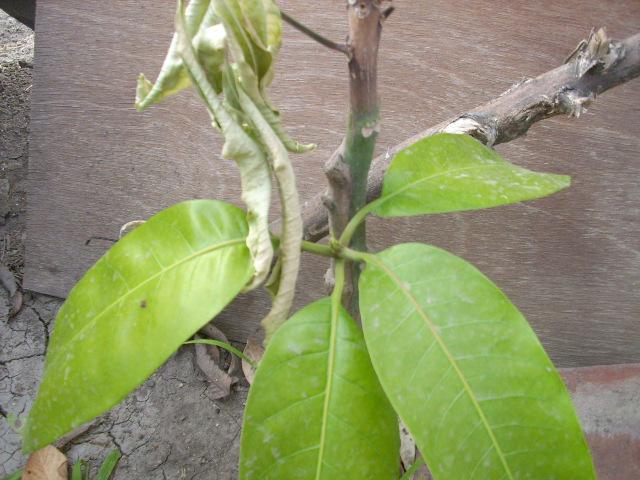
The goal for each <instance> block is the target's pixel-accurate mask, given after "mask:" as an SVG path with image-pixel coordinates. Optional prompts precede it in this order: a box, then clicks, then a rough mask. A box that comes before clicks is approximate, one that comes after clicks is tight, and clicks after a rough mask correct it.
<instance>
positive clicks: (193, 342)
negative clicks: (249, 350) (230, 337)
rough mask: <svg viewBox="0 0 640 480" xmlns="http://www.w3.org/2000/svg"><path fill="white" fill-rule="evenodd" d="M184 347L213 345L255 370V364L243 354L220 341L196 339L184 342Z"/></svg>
mask: <svg viewBox="0 0 640 480" xmlns="http://www.w3.org/2000/svg"><path fill="white" fill-rule="evenodd" d="M184 344H185V345H196V344H204V345H213V346H214V347H220V348H224V349H225V350H226V351H227V352H229V353H232V354H233V355H235V356H236V357H238V358H240V359H242V360H244V361H245V362H247V363H248V364H249V365H251V366H252V367H253V368H257V365H256V363H255V362H254V361H253V360H251V359H250V358H249V357H247V356H246V355H245V354H244V353H242V352H241V351H240V350H238V349H237V348H236V347H234V346H233V345H229V344H228V343H225V342H221V341H220V340H212V339H210V338H197V339H195V340H189V341H188V342H184Z"/></svg>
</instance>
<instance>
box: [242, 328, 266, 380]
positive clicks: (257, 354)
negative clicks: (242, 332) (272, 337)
mask: <svg viewBox="0 0 640 480" xmlns="http://www.w3.org/2000/svg"><path fill="white" fill-rule="evenodd" d="M243 353H244V354H245V355H246V356H247V357H249V358H250V359H251V360H252V361H253V363H254V365H255V367H254V366H253V365H251V364H250V363H249V362H247V361H246V360H244V359H243V360H242V372H243V373H244V376H245V378H246V379H247V382H249V385H251V384H252V383H253V379H254V378H255V376H256V369H257V367H258V363H260V360H261V359H262V355H264V348H263V346H262V342H261V341H260V339H259V338H258V337H257V335H251V336H250V337H249V339H248V340H247V345H246V346H245V347H244V352H243Z"/></svg>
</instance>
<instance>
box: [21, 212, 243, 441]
mask: <svg viewBox="0 0 640 480" xmlns="http://www.w3.org/2000/svg"><path fill="white" fill-rule="evenodd" d="M246 235H247V225H246V221H245V213H244V212H243V211H242V210H241V209H239V208H238V207H235V206H233V205H229V204H225V203H222V202H216V201H212V200H196V201H190V202H184V203H180V204H178V205H174V206H173V207H170V208H168V209H167V210H164V211H162V212H160V213H159V214H157V215H155V216H153V217H151V218H150V219H149V220H148V221H147V222H145V223H144V224H142V225H140V226H139V227H138V228H136V229H135V230H133V231H132V232H131V233H129V234H128V235H126V236H124V237H123V238H122V239H121V240H120V241H118V242H117V243H116V244H115V245H114V246H113V247H112V248H111V249H110V250H109V251H108V252H107V253H106V254H105V255H104V256H103V257H102V258H101V259H100V260H98V262H97V263H96V264H95V265H94V266H93V267H91V269H89V271H87V273H86V274H85V275H84V277H82V279H81V280H80V281H79V282H78V284H77V285H76V286H75V287H74V288H73V290H72V291H71V293H70V294H69V296H68V298H67V301H66V302H65V303H64V305H63V306H62V308H61V309H60V311H59V312H58V316H57V317H56V322H55V329H54V331H53V335H52V337H51V342H50V344H49V348H48V351H47V357H46V361H45V370H44V376H43V379H42V383H41V385H40V390H39V392H38V396H37V397H36V400H35V403H34V405H33V408H32V409H31V412H30V414H29V418H28V420H27V424H26V426H25V429H24V445H23V448H24V450H25V451H27V452H28V451H33V450H36V449H38V448H41V447H43V446H45V445H47V444H49V443H51V442H53V441H54V440H55V439H57V438H58V437H60V436H62V435H64V434H65V433H66V432H68V431H70V430H72V429H73V428H75V427H77V426H78V425H81V424H82V423H84V422H86V421H88V420H90V419H92V418H93V417H95V416H97V415H99V414H100V413H102V412H104V411H105V410H107V409H109V408H111V407H112V406H113V405H115V404H116V403H118V402H119V401H120V400H122V399H123V398H124V397H125V396H126V395H127V394H128V393H129V392H131V391H132V390H133V389H135V388H136V387H137V386H138V385H140V384H141V383H142V382H143V381H144V380H145V379H146V378H147V377H148V376H149V375H151V373H153V371H154V370H155V369H156V368H158V367H159V366H160V365H161V364H162V363H163V362H164V361H165V360H166V359H167V358H168V357H169V356H170V355H171V354H172V353H173V352H174V351H175V350H176V349H177V348H178V347H179V346H180V345H181V344H182V343H183V342H184V341H185V340H187V339H188V338H189V337H191V336H192V335H193V334H194V333H195V332H196V331H197V330H198V329H199V328H200V327H202V325H204V324H205V323H207V322H208V321H210V320H211V319H212V318H213V317H214V316H215V315H216V314H217V313H218V312H220V310H222V308H223V307H224V306H225V305H227V303H229V301H231V300H232V299H233V298H234V297H235V296H236V295H237V294H238V293H239V292H240V290H242V288H243V287H244V286H245V284H246V283H247V281H248V280H249V279H250V278H251V275H252V273H253V269H252V267H251V257H250V255H249V251H248V250H247V248H246V245H245V242H246Z"/></svg>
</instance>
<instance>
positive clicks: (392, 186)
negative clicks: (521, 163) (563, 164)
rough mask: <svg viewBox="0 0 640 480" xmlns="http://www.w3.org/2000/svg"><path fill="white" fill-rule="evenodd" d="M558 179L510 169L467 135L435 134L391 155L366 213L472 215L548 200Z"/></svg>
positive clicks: (564, 180) (563, 181)
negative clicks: (379, 188)
mask: <svg viewBox="0 0 640 480" xmlns="http://www.w3.org/2000/svg"><path fill="white" fill-rule="evenodd" d="M569 184H570V178H569V177H567V176H564V175H554V174H549V173H538V172H532V171H530V170H526V169H524V168H522V167H518V166H516V165H513V164H511V163H509V162H507V161H505V160H504V159H502V157H500V155H498V153H497V152H495V151H494V150H492V149H490V148H488V147H486V146H485V145H483V144H482V143H480V142H478V141H477V140H475V139H473V138H472V137H470V136H469V135H458V134H451V133H440V134H437V135H433V136H431V137H426V138H424V139H422V140H419V141H418V142H416V143H414V144H413V145H411V146H410V147H407V148H405V149H404V150H402V151H400V152H399V153H397V154H396V156H395V157H394V159H393V161H392V162H391V165H390V166H389V169H388V170H387V173H386V174H385V177H384V183H383V187H382V195H381V198H380V199H378V200H376V201H375V202H374V203H373V204H372V205H371V210H370V211H372V212H374V213H375V214H377V215H379V216H382V217H401V216H410V215H423V214H429V213H443V212H455V211H462V210H475V209H481V208H488V207H496V206H499V205H507V204H511V203H517V202H521V201H523V200H531V199H534V198H540V197H544V196H547V195H550V194H552V193H554V192H557V191H558V190H561V189H563V188H566V187H568V186H569Z"/></svg>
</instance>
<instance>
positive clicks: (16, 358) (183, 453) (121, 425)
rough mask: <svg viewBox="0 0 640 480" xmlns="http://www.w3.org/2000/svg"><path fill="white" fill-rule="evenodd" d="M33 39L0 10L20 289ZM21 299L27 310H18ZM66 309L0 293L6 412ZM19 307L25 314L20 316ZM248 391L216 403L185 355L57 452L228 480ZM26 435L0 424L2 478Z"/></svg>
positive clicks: (23, 409) (141, 471)
mask: <svg viewBox="0 0 640 480" xmlns="http://www.w3.org/2000/svg"><path fill="white" fill-rule="evenodd" d="M33 43H34V42H33V33H32V32H31V30H29V29H28V28H26V27H24V26H22V25H21V24H19V23H18V22H16V21H14V20H13V19H12V18H10V17H8V16H7V15H5V14H4V12H2V11H0V263H1V264H2V265H3V266H4V267H7V269H8V270H9V272H11V274H12V275H8V274H7V270H6V269H5V270H4V272H5V275H4V276H1V275H0V277H3V278H4V277H7V276H13V277H14V278H15V280H16V281H17V284H18V286H19V284H20V280H21V278H22V267H23V247H22V245H23V240H24V234H25V233H24V224H25V211H26V202H27V198H26V193H25V192H26V186H25V182H26V173H27V162H28V129H29V108H30V91H31V82H32V73H33V68H32V61H33ZM21 295H22V305H21V306H20V305H18V303H20V302H19V298H20V296H21ZM60 305H61V301H60V300H58V299H55V298H51V297H47V296H44V295H37V294H31V293H28V292H23V293H22V294H21V293H20V291H19V290H18V293H17V294H16V295H13V296H11V295H10V293H9V292H7V290H6V289H5V288H3V287H2V286H0V413H1V414H2V416H3V417H5V416H7V415H10V414H14V415H18V417H21V418H24V416H25V415H26V414H27V413H28V411H29V408H30V405H31V402H32V401H33V398H34V395H35V393H36V389H37V386H38V381H39V378H40V375H41V373H42V365H43V361H44V353H45V351H46V347H47V342H48V338H49V333H50V331H51V329H52V327H53V323H54V318H55V314H56V312H57V310H58V308H59V307H60ZM17 307H20V308H19V311H17V312H16V311H15V310H16V309H17ZM246 393H247V388H246V386H241V387H239V388H238V389H237V391H236V392H235V393H233V394H232V396H231V397H230V398H228V399H226V400H224V401H219V400H213V399H212V398H211V395H210V394H209V393H208V384H207V381H206V380H205V379H204V377H203V375H202V374H201V373H200V371H199V370H197V369H195V368H194V354H193V350H192V349H191V348H184V349H182V350H180V351H179V352H178V353H177V354H176V355H174V357H172V358H171V359H170V360H169V361H168V362H167V363H166V364H165V366H163V367H162V368H161V369H160V370H159V371H158V372H157V373H156V374H155V375H154V376H153V377H152V378H151V379H149V380H148V381H147V382H146V383H145V384H144V385H143V386H142V387H141V388H140V389H138V390H137V391H136V392H134V393H133V394H132V395H130V396H129V397H128V398H127V399H126V400H125V401H124V402H123V403H122V404H121V405H120V406H118V407H116V408H114V409H113V410H112V411H110V412H109V413H107V414H105V415H104V416H103V417H101V418H99V419H98V420H97V421H95V422H94V423H93V424H92V426H91V427H90V428H89V429H88V430H87V431H86V432H84V433H83V434H82V435H80V436H77V437H76V438H74V439H72V440H71V441H69V442H68V443H67V444H66V445H64V446H63V447H61V449H62V451H63V452H64V453H66V454H67V455H68V457H69V459H70V461H71V462H74V461H76V460H77V459H78V458H83V459H85V460H88V461H90V462H92V463H93V464H94V465H95V464H96V463H97V462H99V461H101V460H102V459H103V458H104V457H105V456H106V454H107V453H108V452H109V451H110V450H111V449H113V448H119V449H120V451H121V452H122V454H123V457H122V459H121V461H120V464H119V466H118V469H117V471H116V474H115V475H114V477H113V478H114V479H115V480H124V479H128V480H132V479H149V480H153V479H205V478H206V479H232V478H235V477H236V474H237V460H238V446H239V437H240V426H241V419H242V411H243V408H244V403H245V400H246ZM25 462H26V458H25V456H24V455H22V453H21V451H20V436H19V434H18V433H16V432H15V431H13V430H12V428H11V427H10V426H9V424H8V423H7V421H6V420H5V419H3V418H0V477H4V476H5V475H7V474H9V473H12V472H13V471H15V470H17V469H19V468H21V467H23V466H24V464H25Z"/></svg>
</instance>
